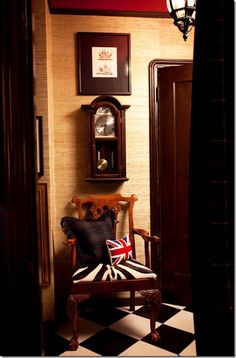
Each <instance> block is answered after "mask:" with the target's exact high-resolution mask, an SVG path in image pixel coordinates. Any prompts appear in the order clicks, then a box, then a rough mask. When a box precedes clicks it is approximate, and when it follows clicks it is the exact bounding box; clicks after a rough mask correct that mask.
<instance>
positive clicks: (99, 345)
mask: <svg viewBox="0 0 236 358" xmlns="http://www.w3.org/2000/svg"><path fill="white" fill-rule="evenodd" d="M149 315H150V307H149V306H148V305H144V306H136V307H135V311H132V312H130V311H129V309H128V307H109V306H107V305H106V306H101V305H100V306H99V308H98V307H94V308H91V307H90V308H85V309H84V310H83V311H81V312H80V319H79V325H80V334H79V341H80V345H79V347H78V349H77V351H74V352H72V351H67V349H68V341H69V339H70V338H71V328H70V325H69V323H68V322H66V323H64V324H60V325H59V326H58V327H57V328H56V330H55V332H54V333H55V335H54V342H51V345H53V346H54V349H51V351H50V352H46V353H47V355H58V356H77V357H78V356H83V357H86V356H126V357H129V356H156V357H157V356H168V357H171V356H191V357H193V356H196V348H195V336H194V326H193V313H192V311H191V308H189V307H185V306H176V305H171V304H167V303H163V304H162V306H161V311H160V314H159V317H158V321H157V322H156V329H157V331H158V332H159V333H160V335H161V337H162V339H161V341H159V342H157V343H152V342H151V340H150V327H149Z"/></svg>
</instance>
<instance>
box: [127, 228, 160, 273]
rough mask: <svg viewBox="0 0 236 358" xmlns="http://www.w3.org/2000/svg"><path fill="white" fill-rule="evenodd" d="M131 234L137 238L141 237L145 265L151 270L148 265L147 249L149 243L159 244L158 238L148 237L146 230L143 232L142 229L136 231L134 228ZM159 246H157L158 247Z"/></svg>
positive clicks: (148, 254) (148, 250)
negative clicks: (137, 236)
mask: <svg viewBox="0 0 236 358" xmlns="http://www.w3.org/2000/svg"><path fill="white" fill-rule="evenodd" d="M133 234H137V235H139V236H141V237H142V238H143V240H144V250H145V265H146V266H147V267H148V268H151V265H150V249H149V243H151V244H152V243H158V244H159V243H160V242H161V239H160V237H158V236H156V235H149V232H148V231H147V230H143V229H138V228H134V229H133ZM158 246H159V245H158ZM159 252H160V250H159V248H158V256H159Z"/></svg>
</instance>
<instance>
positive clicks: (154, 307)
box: [139, 289, 161, 342]
mask: <svg viewBox="0 0 236 358" xmlns="http://www.w3.org/2000/svg"><path fill="white" fill-rule="evenodd" d="M139 293H140V294H141V295H142V296H144V297H145V299H147V300H148V301H149V302H150V303H151V319H150V328H151V340H152V341H153V342H157V341H159V340H160V335H159V333H158V332H157V331H156V329H155V325H156V320H157V317H158V314H159V311H160V308H161V294H160V291H159V290H158V289H155V290H142V291H139Z"/></svg>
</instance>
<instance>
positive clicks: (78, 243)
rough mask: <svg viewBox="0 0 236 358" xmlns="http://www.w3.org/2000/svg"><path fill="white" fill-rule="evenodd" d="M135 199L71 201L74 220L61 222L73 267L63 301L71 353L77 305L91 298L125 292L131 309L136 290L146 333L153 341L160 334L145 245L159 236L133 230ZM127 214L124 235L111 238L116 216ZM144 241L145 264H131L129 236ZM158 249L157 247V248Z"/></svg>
mask: <svg viewBox="0 0 236 358" xmlns="http://www.w3.org/2000/svg"><path fill="white" fill-rule="evenodd" d="M137 200H138V198H137V196H136V195H134V194H132V195H130V196H123V195H121V194H106V195H89V196H87V197H74V198H73V199H72V202H73V203H74V204H75V205H76V208H77V215H78V218H75V217H70V216H65V217H63V218H62V219H61V226H62V230H63V232H64V233H65V235H66V241H65V243H66V246H69V247H71V249H72V255H71V265H72V269H73V274H72V279H71V292H70V294H69V297H68V301H67V311H68V316H69V318H70V319H71V322H72V331H73V336H72V338H71V341H70V345H69V349H70V350H76V349H77V347H78V345H79V342H78V310H77V305H78V303H80V302H82V301H85V300H87V299H88V298H89V297H90V296H91V295H92V294H98V293H100V294H106V293H107V292H109V293H110V292H122V291H130V309H131V310H134V299H135V295H134V292H135V291H136V290H137V291H139V293H140V294H141V295H142V296H144V297H145V299H147V300H148V301H149V302H151V307H152V309H151V315H150V329H151V338H152V340H153V341H157V340H159V338H160V336H159V333H158V332H157V330H156V329H155V322H156V319H157V314H158V312H159V309H160V304H161V296H160V292H159V290H158V277H157V275H156V274H155V273H154V272H153V271H152V270H151V269H150V254H149V252H150V246H151V244H152V245H153V244H155V245H158V246H159V245H160V238H159V237H157V236H153V235H150V234H149V232H148V231H146V230H144V229H140V228H135V227H134V220H133V208H134V203H135V202H136V201H137ZM122 211H124V212H125V215H123V216H122V220H123V219H124V216H126V215H127V214H128V226H129V228H128V230H127V231H128V233H127V234H126V235H125V236H123V237H121V238H116V236H117V232H118V230H117V224H118V223H119V222H120V221H119V220H120V217H121V215H120V214H121V212H122ZM136 235H137V236H139V237H140V238H141V239H142V240H143V242H144V254H145V265H144V264H142V263H140V262H138V261H137V260H136V250H135V236H136ZM157 251H158V252H159V251H160V250H159V248H158V250H157Z"/></svg>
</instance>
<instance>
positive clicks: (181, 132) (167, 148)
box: [158, 64, 192, 304]
mask: <svg viewBox="0 0 236 358" xmlns="http://www.w3.org/2000/svg"><path fill="white" fill-rule="evenodd" d="M191 95H192V64H185V65H181V66H173V67H168V68H161V69H159V71H158V100H159V180H160V186H159V197H160V204H159V209H160V236H161V242H162V244H161V289H162V295H163V299H164V300H167V302H173V303H176V304H191V296H192V295H191V284H190V267H189V266H190V265H189V243H188V182H189V175H188V170H189V137H190V116H191Z"/></svg>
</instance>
